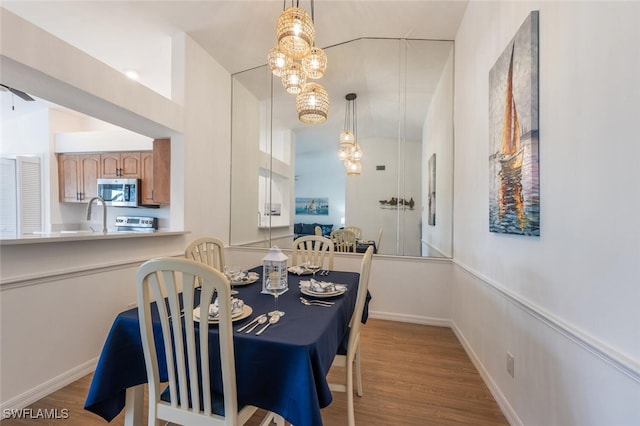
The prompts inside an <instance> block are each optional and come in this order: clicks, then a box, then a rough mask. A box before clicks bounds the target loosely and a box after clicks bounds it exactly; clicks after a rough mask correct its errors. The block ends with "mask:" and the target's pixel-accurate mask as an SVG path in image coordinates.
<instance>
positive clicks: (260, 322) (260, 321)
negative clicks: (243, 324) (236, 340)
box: [245, 315, 267, 333]
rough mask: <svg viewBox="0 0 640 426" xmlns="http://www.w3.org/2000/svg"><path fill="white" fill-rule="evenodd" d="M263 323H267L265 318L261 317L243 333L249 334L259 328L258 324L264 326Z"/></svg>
mask: <svg viewBox="0 0 640 426" xmlns="http://www.w3.org/2000/svg"><path fill="white" fill-rule="evenodd" d="M265 322H267V316H266V315H264V316H261V317H260V318H258V321H257V322H256V323H255V324H253V325H252V326H251V328H250V329H248V330H247V331H245V333H251V332H252V331H253V330H254V329H255V328H256V327H257V326H259V325H260V324H264V323H265Z"/></svg>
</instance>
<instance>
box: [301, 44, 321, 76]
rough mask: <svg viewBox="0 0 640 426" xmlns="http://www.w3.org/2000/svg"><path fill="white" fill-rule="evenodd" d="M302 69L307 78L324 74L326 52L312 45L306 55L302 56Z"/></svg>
mask: <svg viewBox="0 0 640 426" xmlns="http://www.w3.org/2000/svg"><path fill="white" fill-rule="evenodd" d="M301 62H302V69H303V70H304V72H305V73H306V74H307V77H308V78H312V79H314V80H315V79H318V78H322V76H323V75H324V70H325V69H327V54H326V53H324V50H322V49H320V48H319V47H312V48H311V51H310V52H309V54H308V55H307V56H305V57H304V58H302V61H301Z"/></svg>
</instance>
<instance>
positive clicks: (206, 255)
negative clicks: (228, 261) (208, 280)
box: [184, 237, 225, 271]
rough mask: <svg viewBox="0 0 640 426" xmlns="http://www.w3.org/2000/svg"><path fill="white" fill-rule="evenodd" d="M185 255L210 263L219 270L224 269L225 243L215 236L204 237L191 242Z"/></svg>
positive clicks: (197, 260)
mask: <svg viewBox="0 0 640 426" xmlns="http://www.w3.org/2000/svg"><path fill="white" fill-rule="evenodd" d="M184 257H186V258H187V259H191V260H195V261H196V262H200V263H204V264H205V265H209V266H211V267H212V268H214V269H217V270H218V271H223V270H224V265H225V263H224V243H223V242H222V241H221V240H219V239H217V238H214V237H202V238H198V239H195V240H193V241H191V242H190V243H189V245H188V246H187V248H186V250H185V251H184Z"/></svg>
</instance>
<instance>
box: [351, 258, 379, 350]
mask: <svg viewBox="0 0 640 426" xmlns="http://www.w3.org/2000/svg"><path fill="white" fill-rule="evenodd" d="M372 257H373V246H369V248H367V251H366V252H365V253H364V256H363V257H362V262H361V263H360V282H359V283H358V296H357V298H356V306H355V308H354V310H353V315H352V316H351V321H350V322H349V342H348V344H347V352H348V351H351V350H353V349H354V348H355V347H356V345H357V344H358V341H359V339H360V327H361V326H362V312H363V311H364V305H365V303H366V301H367V292H368V291H369V272H370V271H371V258H372Z"/></svg>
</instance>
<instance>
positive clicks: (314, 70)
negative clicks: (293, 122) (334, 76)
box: [267, 0, 329, 124]
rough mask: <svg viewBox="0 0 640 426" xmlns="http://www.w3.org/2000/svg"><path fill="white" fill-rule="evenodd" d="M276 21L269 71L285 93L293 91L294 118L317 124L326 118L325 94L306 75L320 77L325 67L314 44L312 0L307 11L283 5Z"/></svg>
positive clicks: (321, 54)
mask: <svg viewBox="0 0 640 426" xmlns="http://www.w3.org/2000/svg"><path fill="white" fill-rule="evenodd" d="M284 2H285V4H284V5H283V12H282V14H281V15H280V17H279V18H278V23H277V25H276V40H277V44H276V45H275V46H274V47H272V48H271V50H269V54H268V55H267V61H268V65H269V68H270V69H271V72H272V73H273V75H275V76H276V77H280V78H281V79H282V85H283V86H284V88H285V90H286V91H287V93H290V94H292V95H296V110H297V112H298V119H299V120H300V121H302V122H303V123H309V124H318V123H324V122H325V121H327V114H328V112H329V95H328V94H327V91H326V90H325V89H324V88H323V87H322V86H321V85H319V84H317V83H307V79H314V80H316V79H319V78H322V76H323V75H324V72H325V70H326V68H327V55H326V53H324V51H323V50H322V49H320V48H318V47H315V45H314V44H315V32H316V30H315V27H314V24H313V0H311V15H309V14H308V13H307V12H306V11H305V10H304V9H302V8H300V7H298V6H299V0H298V1H296V5H295V6H294V5H293V0H291V7H289V8H286V0H284Z"/></svg>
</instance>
